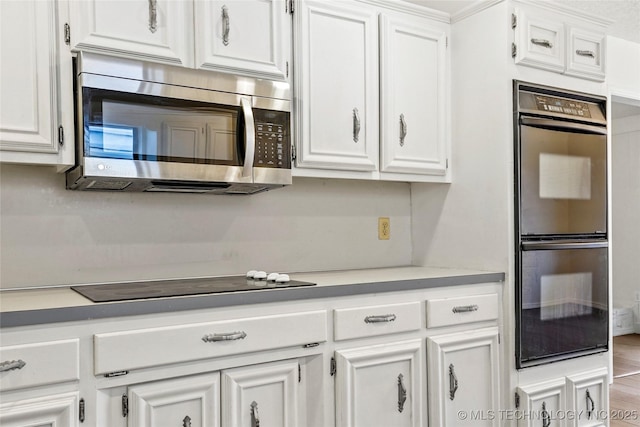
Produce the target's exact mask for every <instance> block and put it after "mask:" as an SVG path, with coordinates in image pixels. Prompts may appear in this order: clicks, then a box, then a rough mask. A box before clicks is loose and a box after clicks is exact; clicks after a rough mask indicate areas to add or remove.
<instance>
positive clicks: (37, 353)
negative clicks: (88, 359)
mask: <svg viewBox="0 0 640 427" xmlns="http://www.w3.org/2000/svg"><path fill="white" fill-rule="evenodd" d="M79 355H80V353H79V340H78V339H71V340H64V341H50V342H41V343H35V344H23V345H16V346H11V347H1V348H0V363H1V368H0V384H2V391H6V390H14V389H19V388H26V387H36V386H41V385H47V384H55V383H62V382H65V381H75V380H78V379H79V378H80V376H79V372H80V368H79V367H80V356H79Z"/></svg>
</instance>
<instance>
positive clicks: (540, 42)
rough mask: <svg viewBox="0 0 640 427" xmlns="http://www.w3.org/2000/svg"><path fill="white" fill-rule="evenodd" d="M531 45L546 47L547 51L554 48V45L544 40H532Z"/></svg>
mask: <svg viewBox="0 0 640 427" xmlns="http://www.w3.org/2000/svg"><path fill="white" fill-rule="evenodd" d="M531 43H533V44H537V45H538V46H542V47H546V48H547V49H551V48H552V47H553V44H552V43H551V42H550V41H549V40H544V39H531Z"/></svg>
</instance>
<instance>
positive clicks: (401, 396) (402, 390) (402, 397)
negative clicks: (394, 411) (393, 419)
mask: <svg viewBox="0 0 640 427" xmlns="http://www.w3.org/2000/svg"><path fill="white" fill-rule="evenodd" d="M403 379H404V377H403V376H402V374H400V375H398V412H402V411H404V402H406V401H407V388H406V387H405V386H404V384H403V382H402V380H403Z"/></svg>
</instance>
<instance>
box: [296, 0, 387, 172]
mask: <svg viewBox="0 0 640 427" xmlns="http://www.w3.org/2000/svg"><path fill="white" fill-rule="evenodd" d="M294 16H295V17H296V35H297V37H296V39H295V40H296V48H295V52H296V55H299V56H298V57H297V58H296V64H297V65H296V73H297V74H296V88H295V92H296V95H295V96H296V98H297V103H296V108H297V114H296V116H297V118H298V122H297V126H298V135H299V138H298V140H299V147H298V159H297V161H298V162H297V166H299V167H311V168H323V169H337V170H350V171H375V170H377V168H378V151H379V150H378V141H379V138H378V97H379V95H378V94H379V90H378V41H377V15H376V12H375V11H374V10H373V8H371V7H370V6H368V5H361V4H358V3H355V2H340V1H327V0H322V1H318V0H309V1H304V2H300V3H299V5H298V10H297V11H296V14H295V15H294Z"/></svg>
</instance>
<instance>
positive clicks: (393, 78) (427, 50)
mask: <svg viewBox="0 0 640 427" xmlns="http://www.w3.org/2000/svg"><path fill="white" fill-rule="evenodd" d="M380 28H381V29H380V31H381V37H380V40H381V46H380V55H381V56H380V63H381V67H380V71H381V74H380V81H381V88H382V91H381V113H382V116H381V119H380V127H381V138H382V140H381V163H380V171H381V172H399V173H412V174H424V175H444V174H445V173H446V168H447V164H446V161H447V152H446V148H447V144H446V138H447V130H446V107H447V97H446V93H447V87H448V86H447V85H448V79H447V76H446V70H447V67H446V38H447V36H446V33H445V32H444V31H437V30H435V29H431V28H430V26H429V21H428V20H419V19H417V18H414V17H402V18H400V17H397V16H386V15H382V16H381V18H380Z"/></svg>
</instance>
